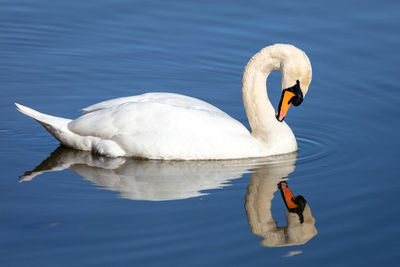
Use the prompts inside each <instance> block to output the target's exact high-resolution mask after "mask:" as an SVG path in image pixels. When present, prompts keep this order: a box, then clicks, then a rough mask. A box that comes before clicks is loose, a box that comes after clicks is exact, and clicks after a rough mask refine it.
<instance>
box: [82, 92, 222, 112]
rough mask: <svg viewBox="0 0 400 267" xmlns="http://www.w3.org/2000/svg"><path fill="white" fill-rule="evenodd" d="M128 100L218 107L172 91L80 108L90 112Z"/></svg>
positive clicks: (116, 99) (208, 107) (113, 100)
mask: <svg viewBox="0 0 400 267" xmlns="http://www.w3.org/2000/svg"><path fill="white" fill-rule="evenodd" d="M130 102H135V103H145V102H150V103H151V102H156V103H164V104H170V105H174V106H180V107H193V106H195V107H201V108H202V109H208V110H214V111H217V110H219V109H218V108H216V107H214V106H213V105H210V104H208V103H207V102H204V101H201V100H199V99H196V98H193V97H189V96H184V95H179V94H173V93H147V94H142V95H136V96H128V97H121V98H115V99H111V100H106V101H103V102H100V103H97V104H94V105H91V106H89V107H86V108H84V109H82V111H83V113H85V114H86V113H90V112H93V111H97V110H100V109H108V108H112V107H115V106H118V105H121V104H124V103H130Z"/></svg>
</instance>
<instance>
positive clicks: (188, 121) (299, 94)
mask: <svg viewBox="0 0 400 267" xmlns="http://www.w3.org/2000/svg"><path fill="white" fill-rule="evenodd" d="M273 70H280V71H281V72H282V97H281V100H280V104H279V107H278V111H277V113H276V114H275V110H274V108H273V106H272V104H271V103H270V101H269V99H268V95H267V88H266V79H267V77H268V75H269V73H270V72H271V71H273ZM311 76H312V70H311V64H310V61H309V59H308V57H307V55H306V54H305V53H304V52H303V51H301V50H300V49H298V48H296V47H294V46H292V45H287V44H275V45H271V46H267V47H265V48H263V49H262V50H261V51H260V52H258V53H257V54H255V55H254V56H253V57H252V59H251V60H250V61H249V63H248V64H247V66H246V68H245V70H244V73H243V80H242V94H243V101H244V106H245V109H246V113H247V116H248V119H249V122H250V126H251V129H252V132H251V133H250V132H249V131H248V130H247V129H246V127H244V126H243V125H242V124H241V123H239V122H238V121H236V120H235V119H233V118H231V117H230V116H229V115H227V114H226V113H225V112H223V111H221V110H220V109H218V108H216V107H214V106H212V105H210V104H208V103H206V102H203V101H201V100H198V99H195V98H192V97H188V96H183V95H178V94H170V93H148V94H143V95H138V96H131V97H123V98H117V99H112V100H108V101H104V102H101V103H98V104H95V105H92V106H89V107H87V108H85V109H83V112H84V113H86V114H85V115H83V116H81V117H79V118H78V119H76V120H70V119H65V118H60V117H54V116H50V115H46V114H43V113H40V112H37V111H35V110H33V109H30V108H28V107H25V106H22V105H20V104H17V103H16V106H17V107H18V110H19V111H20V112H22V113H24V114H26V115H28V116H30V117H32V118H34V119H35V120H37V121H38V122H39V123H40V124H42V125H43V126H44V127H45V128H46V130H47V131H49V132H50V133H51V134H52V135H53V136H54V137H55V138H56V139H57V140H59V141H60V142H61V143H62V144H64V145H65V146H68V147H72V148H75V149H80V150H85V151H93V152H95V153H98V154H101V155H105V156H110V157H120V156H125V157H138V158H147V159H164V160H172V159H184V160H200V159H235V158H251V157H266V156H270V155H276V154H284V153H289V152H293V151H296V150H297V143H296V139H295V137H294V135H293V132H292V131H291V129H290V128H289V126H288V125H287V124H286V123H285V122H283V119H284V118H285V116H286V113H287V110H288V109H289V107H290V105H291V104H293V105H295V106H297V105H300V104H301V102H302V100H303V96H305V95H306V93H307V91H308V87H309V85H310V82H311Z"/></svg>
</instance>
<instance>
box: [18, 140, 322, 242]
mask: <svg viewBox="0 0 400 267" xmlns="http://www.w3.org/2000/svg"><path fill="white" fill-rule="evenodd" d="M296 159H297V153H292V154H286V155H280V156H273V157H270V158H267V159H251V160H250V159H247V160H245V159H244V160H232V161H228V160H224V161H152V160H135V159H131V158H106V157H101V156H97V155H94V154H91V153H90V152H84V151H77V150H73V149H69V148H64V147H62V146H60V147H59V148H57V149H56V150H55V151H54V152H53V153H51V155H50V156H49V157H48V158H47V159H45V160H44V161H43V162H42V163H40V164H39V165H38V166H37V167H36V168H35V169H34V170H32V171H27V172H25V173H24V175H22V176H21V177H20V182H26V181H30V180H32V179H34V178H35V177H36V176H38V175H40V174H42V173H44V172H53V171H62V170H64V169H68V168H69V169H70V170H72V171H73V172H75V173H77V174H78V175H80V176H82V177H83V179H85V180H89V181H91V182H92V183H94V184H95V185H97V186H100V187H101V188H103V189H107V190H111V191H114V192H117V193H118V197H121V198H126V199H132V200H148V201H164V200H175V199H187V198H192V197H198V196H202V195H207V194H209V193H204V191H205V190H210V189H221V188H223V187H225V186H229V181H230V180H232V179H237V178H240V177H242V176H243V174H245V173H249V170H250V169H252V176H251V178H250V184H249V186H248V188H247V194H246V198H245V209H246V213H247V218H248V222H249V225H250V227H251V230H252V232H253V233H254V234H256V235H259V236H262V237H264V238H265V240H264V241H263V242H262V245H264V246H290V245H299V244H304V243H305V242H307V241H308V240H309V239H311V238H312V237H313V236H314V235H316V233H317V231H316V229H315V227H314V224H315V220H314V218H313V217H312V214H311V210H310V207H309V206H308V205H305V207H304V212H303V215H304V223H302V224H301V223H300V222H299V217H298V216H297V214H295V213H291V212H289V213H287V222H288V225H287V226H286V227H277V225H276V222H275V220H274V219H273V217H272V214H271V201H272V198H273V197H274V193H275V192H276V191H277V190H278V187H277V184H278V183H279V181H281V180H282V178H284V177H287V176H288V175H289V174H290V173H292V172H293V171H294V164H295V162H296ZM211 192H212V191H211Z"/></svg>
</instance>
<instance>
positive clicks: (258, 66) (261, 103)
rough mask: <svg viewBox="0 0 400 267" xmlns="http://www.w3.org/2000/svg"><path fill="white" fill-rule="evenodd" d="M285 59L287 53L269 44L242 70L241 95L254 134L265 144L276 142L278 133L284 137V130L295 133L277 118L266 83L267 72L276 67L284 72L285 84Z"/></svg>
mask: <svg viewBox="0 0 400 267" xmlns="http://www.w3.org/2000/svg"><path fill="white" fill-rule="evenodd" d="M285 59H286V55H285V53H284V52H282V51H281V50H280V49H275V48H274V47H273V46H272V47H266V48H264V49H262V50H261V51H260V52H258V53H257V54H256V55H254V56H253V57H252V59H251V60H250V61H249V63H248V64H247V66H246V68H245V71H244V73H243V80H242V95H243V102H244V106H245V109H246V113H247V117H248V119H249V123H250V127H251V129H252V133H251V134H252V135H253V136H254V137H256V138H257V139H262V141H264V143H269V144H273V143H274V142H276V141H277V140H276V139H277V138H278V137H279V135H280V136H281V138H285V136H284V135H285V133H287V134H288V135H291V136H293V133H292V131H291V130H290V128H289V127H288V126H287V124H286V123H284V122H279V121H278V120H277V119H276V117H275V109H274V107H273V106H272V104H271V102H270V100H269V98H268V93H267V86H266V80H267V78H268V75H269V74H270V73H271V71H273V70H280V71H281V72H282V82H283V83H284V78H285V77H284V76H285V70H283V69H282V68H283V67H282V66H284V61H285ZM282 85H284V84H282ZM282 135H283V136H282ZM289 138H290V136H289ZM292 139H294V136H293V137H292ZM294 142H295V139H294Z"/></svg>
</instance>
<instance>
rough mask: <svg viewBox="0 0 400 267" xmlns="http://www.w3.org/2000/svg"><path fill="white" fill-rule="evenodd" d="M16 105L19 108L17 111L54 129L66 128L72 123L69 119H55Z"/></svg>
mask: <svg viewBox="0 0 400 267" xmlns="http://www.w3.org/2000/svg"><path fill="white" fill-rule="evenodd" d="M15 105H16V106H17V110H18V111H19V112H21V113H23V114H25V115H27V116H29V117H31V118H33V119H35V120H37V121H38V122H39V123H40V124H46V125H50V126H53V127H66V126H67V124H68V123H69V122H70V121H71V120H69V119H64V118H60V117H54V116H51V115H47V114H43V113H40V112H38V111H36V110H34V109H31V108H28V107H25V106H23V105H21V104H18V103H15Z"/></svg>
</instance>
